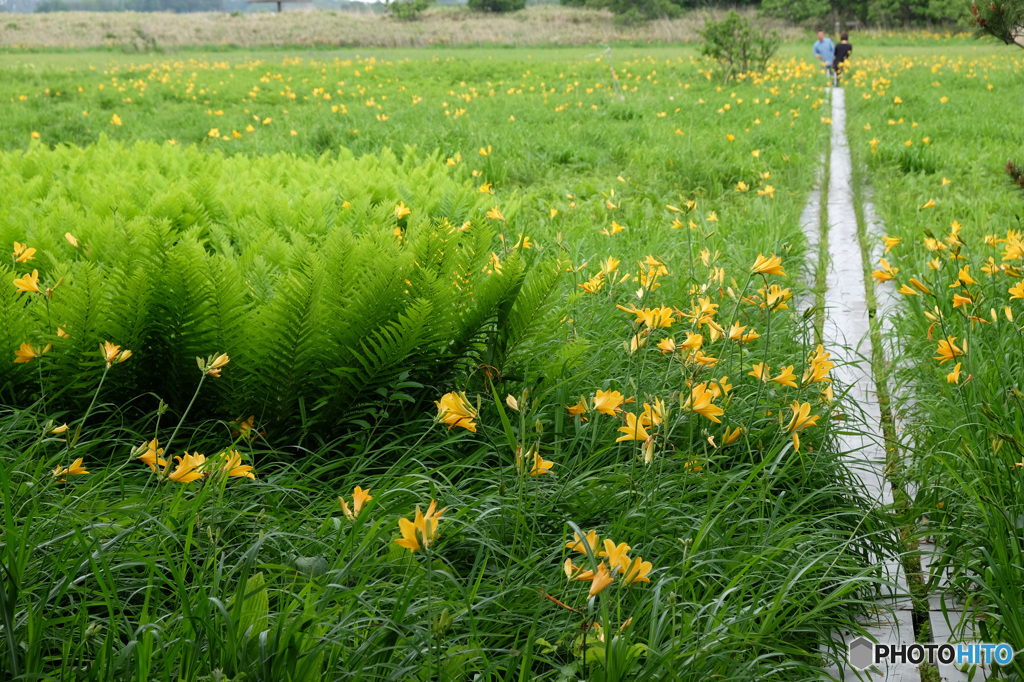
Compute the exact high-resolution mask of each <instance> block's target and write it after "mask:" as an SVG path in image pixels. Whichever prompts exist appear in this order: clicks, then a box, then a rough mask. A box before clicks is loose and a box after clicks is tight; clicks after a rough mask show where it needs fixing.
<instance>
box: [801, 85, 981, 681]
mask: <svg viewBox="0 0 1024 682" xmlns="http://www.w3.org/2000/svg"><path fill="white" fill-rule="evenodd" d="M845 94H846V93H845V92H844V90H843V89H842V88H832V89H831V100H832V137H831V152H830V154H829V158H828V174H827V177H828V198H827V201H826V202H825V206H824V207H821V206H820V202H819V200H818V193H817V192H814V193H812V196H811V201H810V202H809V203H808V207H807V209H806V210H805V211H804V216H803V218H802V222H803V226H804V232H805V234H806V236H807V239H808V243H809V244H810V245H812V251H815V252H816V251H817V248H816V247H817V245H818V244H819V243H820V241H821V240H827V244H828V262H827V263H824V264H820V263H819V264H818V267H822V266H824V267H825V268H826V287H827V288H826V290H825V292H824V303H825V317H824V325H823V337H824V339H823V340H824V343H825V347H826V348H827V349H828V350H829V351H830V352H831V353H832V357H833V360H834V361H835V362H836V367H835V369H834V370H833V378H834V388H835V393H836V395H837V396H839V395H841V394H845V395H846V401H845V404H846V405H847V406H848V409H850V410H857V411H856V412H850V413H847V414H846V415H844V416H845V417H846V419H845V421H844V424H843V428H842V431H841V432H840V438H839V441H840V446H841V447H842V450H843V452H844V453H845V457H846V460H847V462H848V463H849V466H850V468H851V470H852V471H853V472H854V473H855V474H856V475H857V476H858V477H859V478H860V481H861V483H862V485H863V487H864V489H865V490H866V491H867V494H868V495H869V496H870V497H871V499H872V500H874V502H875V504H876V505H877V506H878V507H880V508H883V509H888V508H891V506H892V504H893V489H892V485H891V483H890V482H889V481H888V480H887V479H886V477H885V474H884V472H885V467H886V442H885V438H884V436H883V430H882V424H881V418H882V417H881V411H880V409H879V402H878V395H877V391H876V386H877V384H876V382H875V375H874V368H873V365H872V345H871V333H870V332H871V321H872V314H873V313H874V312H875V311H871V310H869V306H868V303H867V295H866V292H867V291H868V288H867V287H870V286H873V282H870V281H869V282H867V283H865V270H864V260H863V249H862V241H861V238H860V231H859V229H858V224H857V214H856V211H855V210H854V191H853V177H852V166H851V159H850V148H849V144H848V142H847V137H846V102H845ZM821 210H824V211H825V215H826V221H824V222H821V221H820V218H819V216H820V211H821ZM863 216H864V219H865V222H866V223H867V225H865V232H866V235H867V236H868V238H869V240H870V243H876V242H879V241H880V240H879V239H878V237H879V236H880V235H881V234H883V233H884V227H883V226H882V225H881V222H880V221H879V220H878V218H877V216H876V215H875V212H874V209H873V207H872V206H871V205H870V204H865V205H864V211H863ZM819 232H823V234H819ZM869 255H870V256H871V258H873V260H872V261H871V262H877V257H876V256H875V254H869ZM895 305H898V302H897V301H895V300H894V298H892V297H891V296H884V297H883V296H880V297H879V301H878V307H879V309H878V311H877V313H878V314H879V315H880V316H881V315H885V314H886V313H887V312H889V311H890V310H892V308H893V306H895ZM884 326H885V325H884V324H883V327H884ZM934 551H935V548H934V547H932V546H928V545H922V546H921V547H920V548H919V551H918V552H917V553H915V555H914V556H913V557H912V561H915V562H916V561H917V559H918V556H917V554H919V555H920V561H921V565H922V569H923V571H924V579H925V581H927V580H928V569H929V567H930V565H931V563H932V562H931V561H930V559H931V554H932V553H933V552H934ZM875 560H876V562H877V563H879V564H881V565H882V566H884V568H885V570H884V573H883V576H882V577H883V579H885V580H886V581H887V582H888V583H889V584H890V585H891V587H890V588H889V589H888V590H883V593H882V596H881V597H880V599H879V601H878V604H877V608H876V610H875V614H874V616H873V617H872V618H870V619H868V620H865V621H863V622H862V625H863V626H864V629H865V630H866V631H867V633H868V639H871V640H874V641H875V642H877V643H882V644H897V643H904V644H910V643H913V642H915V641H921V642H928V641H931V642H935V643H945V642H947V641H950V642H954V643H955V642H958V641H965V640H960V639H954V638H952V636H951V632H950V631H951V629H956V627H957V625H958V624H959V622H960V619H961V613H960V612H959V611H957V610H955V609H956V606H955V604H954V603H953V602H952V599H951V598H948V597H947V600H946V601H947V604H946V606H947V613H948V615H949V623H948V624H947V622H946V618H945V617H944V615H943V612H942V606H941V599H940V597H939V596H932V597H930V598H929V604H928V619H927V622H928V624H929V626H930V627H929V628H927V630H925V628H923V622H922V623H919V624H918V630H919V632H915V627H914V618H913V616H914V609H913V603H912V600H911V598H910V590H909V588H908V583H907V579H906V575H905V572H904V569H903V565H902V563H901V560H900V557H896V556H885V557H875ZM950 626H952V628H951V627H950ZM922 634H923V635H925V638H923V639H922V638H921V635H922ZM856 637H857V634H855V633H850V632H837V633H833V639H834V640H835V641H836V642H837V643H838V642H842V644H841V645H840V650H841V651H842V653H843V657H844V658H845V655H846V651H847V645H848V644H849V642H850V641H852V640H853V639H855V638H856ZM934 672H935V671H934V670H932V671H931V675H930V676H926V677H925V678H924V679H925V680H926V682H934V681H935V680H936V679H937V678H936V677H935V676H934ZM986 672H987V671H985V670H980V669H979V670H977V671H976V672H975V674H974V676H973V679H974V680H983V679H985V678H986V677H987V676H986V675H985V673H986ZM938 673H939V675H941V679H943V680H948V681H949V682H960V681H961V680H963V681H966V680H968V678H969V676H968V674H967V673H966V672H964V671H960V670H957V669H956V668H955V667H953V666H952V665H940V666H939V670H938ZM828 674H829V676H830V678H829V679H840V680H856V679H862V680H873V681H879V682H881V681H882V680H885V681H890V680H891V681H892V682H918V681H920V680H921V679H922V676H921V672H920V671H919V669H918V667H917V666H916V665H913V664H911V663H894V664H880V665H878V666H874V667H871V668H869V669H867V670H865V671H860V670H857V669H855V668H853V667H852V666H850V665H849V664H845V665H843V666H841V667H839V668H836V667H833V668H832V669H830V670H828Z"/></svg>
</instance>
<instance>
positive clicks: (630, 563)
mask: <svg viewBox="0 0 1024 682" xmlns="http://www.w3.org/2000/svg"><path fill="white" fill-rule="evenodd" d="M573 537H574V538H575V539H574V540H573V541H572V542H567V543H565V546H566V547H567V548H568V549H570V550H572V551H574V552H579V553H580V554H584V555H587V556H588V557H593V558H595V559H596V558H600V559H601V561H600V562H599V563H598V564H597V570H596V571H595V570H591V569H588V568H581V567H579V566H577V565H575V564H574V563H573V562H572V557H567V558H566V560H565V563H564V564H563V565H562V568H563V570H564V571H565V576H566V577H567V578H568V579H569V580H570V581H582V582H589V583H590V590H589V592H588V595H587V596H588V597H594V596H597V595H598V594H600V593H601V592H602V591H603V590H604V589H605V588H606V587H608V586H609V585H611V584H612V582H614V580H615V576H617V575H621V576H622V578H621V581H620V582H621V584H622V585H623V586H628V585H632V584H634V583H649V582H651V579H650V578H649V577H648V575H650V572H651V568H652V566H651V562H650V561H644V560H643V558H642V557H639V556H638V557H634V558H630V556H629V550H630V546H629V545H627V544H626V543H624V542H622V543H619V544H615V542H614V541H613V540H611V539H609V538H605V539H604V542H603V547H604V549H602V550H600V551H598V549H599V548H600V547H601V546H602V544H601V543H600V539H599V538H598V535H597V531H596V530H591V531H589V532H588V533H587V535H586V537H585V538H581V537H580V536H579V533H573Z"/></svg>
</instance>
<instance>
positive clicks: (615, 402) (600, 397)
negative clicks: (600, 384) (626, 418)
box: [594, 389, 625, 417]
mask: <svg viewBox="0 0 1024 682" xmlns="http://www.w3.org/2000/svg"><path fill="white" fill-rule="evenodd" d="M623 402H625V398H624V397H623V395H622V394H621V393H619V392H618V391H602V390H600V389H598V391H597V394H596V395H595V396H594V409H595V410H597V411H598V412H600V413H601V414H606V415H608V416H609V417H614V416H615V414H616V413H617V412H619V410H620V407H621V406H622V403H623Z"/></svg>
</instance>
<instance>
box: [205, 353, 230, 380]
mask: <svg viewBox="0 0 1024 682" xmlns="http://www.w3.org/2000/svg"><path fill="white" fill-rule="evenodd" d="M230 361H231V358H229V357H228V354H227V353H221V354H220V355H218V356H217V357H215V358H214V359H213V362H211V363H210V364H209V365H207V366H206V373H207V374H209V375H210V376H212V377H219V376H220V370H221V368H223V367H224V365H226V364H228V363H229V362H230Z"/></svg>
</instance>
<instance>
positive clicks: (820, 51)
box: [814, 31, 836, 80]
mask: <svg viewBox="0 0 1024 682" xmlns="http://www.w3.org/2000/svg"><path fill="white" fill-rule="evenodd" d="M835 56H836V46H835V45H833V44H832V39H831V38H826V37H825V32H824V31H818V42H816V43H814V57H815V58H816V59H817V60H818V61H820V62H821V65H822V66H823V67H825V73H826V74H828V76H829V79H830V80H831V79H832V61H833V60H834V59H835Z"/></svg>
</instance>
